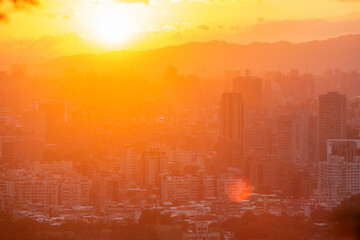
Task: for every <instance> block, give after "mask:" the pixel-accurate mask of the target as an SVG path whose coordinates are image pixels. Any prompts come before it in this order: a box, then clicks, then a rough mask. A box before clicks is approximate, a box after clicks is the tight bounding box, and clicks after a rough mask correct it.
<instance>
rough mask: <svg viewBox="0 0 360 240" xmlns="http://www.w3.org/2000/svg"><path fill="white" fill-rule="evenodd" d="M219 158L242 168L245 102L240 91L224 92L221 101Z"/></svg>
mask: <svg viewBox="0 0 360 240" xmlns="http://www.w3.org/2000/svg"><path fill="white" fill-rule="evenodd" d="M219 118H220V139H219V160H220V162H221V163H223V164H225V166H227V167H236V168H241V167H242V162H243V158H244V104H243V101H242V97H241V95H240V94H239V93H224V94H223V95H222V97H221V102H220V114H219Z"/></svg>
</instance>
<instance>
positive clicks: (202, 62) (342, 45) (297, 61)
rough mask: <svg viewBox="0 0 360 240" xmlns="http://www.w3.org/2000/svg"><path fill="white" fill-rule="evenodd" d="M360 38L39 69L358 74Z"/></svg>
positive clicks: (220, 46) (206, 48) (132, 56)
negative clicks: (332, 71) (336, 71)
mask: <svg viewBox="0 0 360 240" xmlns="http://www.w3.org/2000/svg"><path fill="white" fill-rule="evenodd" d="M358 49H360V35H346V36H342V37H337V38H332V39H328V40H322V41H311V42H304V43H297V44H295V43H290V42H276V43H260V42H255V43H251V44H248V45H242V44H230V43H226V42H222V41H212V42H203V43H202V42H192V43H188V44H184V45H179V46H169V47H164V48H159V49H152V50H146V51H119V52H110V53H106V54H82V55H74V56H69V57H60V58H56V59H54V60H52V61H50V62H47V63H46V64H42V65H40V66H39V67H41V69H46V70H51V71H53V70H55V71H62V70H63V69H64V68H69V67H76V68H77V69H79V70H81V71H83V70H85V71H87V70H97V71H106V72H113V71H118V70H125V69H136V70H137V71H140V72H147V73H149V74H154V73H162V72H163V71H164V69H165V68H166V67H167V66H169V65H173V66H176V67H178V68H179V70H180V71H181V72H184V73H194V72H202V73H204V74H209V75H210V74H216V73H221V72H222V71H224V70H227V69H235V68H237V69H245V68H248V69H254V70H290V69H300V70H309V71H315V72H319V71H323V70H325V69H329V68H340V69H347V70H357V69H358V68H359V67H360V51H357V50H358Z"/></svg>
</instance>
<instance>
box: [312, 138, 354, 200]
mask: <svg viewBox="0 0 360 240" xmlns="http://www.w3.org/2000/svg"><path fill="white" fill-rule="evenodd" d="M327 151H328V152H327V160H326V161H322V162H320V166H319V190H320V194H321V197H322V198H323V199H327V200H328V202H330V203H331V202H339V201H341V200H343V199H344V198H348V197H351V196H352V195H355V194H359V193H360V140H359V139H330V140H328V141H327ZM323 201H324V200H323Z"/></svg>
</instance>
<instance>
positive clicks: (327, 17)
mask: <svg viewBox="0 0 360 240" xmlns="http://www.w3.org/2000/svg"><path fill="white" fill-rule="evenodd" d="M135 1H136V0H127V1H122V0H119V1H112V0H53V1H45V0H40V5H39V6H37V7H34V8H30V9H29V10H25V11H15V12H11V13H10V14H9V21H8V22H7V23H1V24H0V32H1V33H0V48H1V49H4V44H5V43H6V44H7V45H6V46H7V47H9V46H11V47H13V48H14V49H17V48H19V47H20V46H17V45H16V44H18V45H21V46H23V44H24V41H25V42H26V43H28V44H30V43H29V41H30V42H31V44H50V45H51V44H54V43H52V42H49V41H50V40H49V39H51V41H57V42H56V44H58V43H59V42H61V41H70V42H72V44H67V45H69V46H68V47H66V49H67V50H68V51H67V53H72V52H74V53H77V52H79V51H80V52H83V51H93V50H95V49H96V50H100V49H101V50H117V49H124V48H129V49H148V48H155V47H162V46H167V45H177V44H182V43H186V42H190V41H210V40H225V41H228V42H234V43H249V42H252V41H263V42H266V41H269V42H274V41H280V40H287V41H293V42H300V41H309V40H313V39H325V38H329V37H335V36H340V35H344V34H351V33H360V1H341V0H301V1H289V0H150V1H149V2H148V3H146V2H135ZM69 33H71V34H69ZM63 34H66V35H63ZM57 35H60V36H59V37H56V36H57ZM44 36H50V37H46V38H45V39H46V41H48V42H46V43H43V42H42V41H44ZM77 36H79V38H78V37H77ZM55 38H56V39H55ZM58 38H59V39H58ZM68 38H71V40H69V39H68ZM39 39H40V40H39ZM19 41H20V42H19ZM34 42H35V43H34ZM1 43H2V45H1ZM9 44H10V45H9ZM71 46H72V47H71ZM80 46H81V47H80ZM11 47H10V48H11ZM4 51H5V50H4Z"/></svg>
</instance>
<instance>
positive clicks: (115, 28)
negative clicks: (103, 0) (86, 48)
mask: <svg viewBox="0 0 360 240" xmlns="http://www.w3.org/2000/svg"><path fill="white" fill-rule="evenodd" d="M133 17H134V15H133V14H131V12H129V11H127V9H126V5H124V6H123V7H118V6H116V4H107V5H106V6H101V7H100V9H99V11H98V12H97V13H95V14H94V16H93V21H92V27H93V31H94V34H95V36H96V38H97V39H99V40H100V41H101V42H104V43H107V44H111V45H117V44H122V43H124V42H126V41H128V40H129V39H130V38H131V37H132V35H133V34H134V32H135V30H134V26H133Z"/></svg>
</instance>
